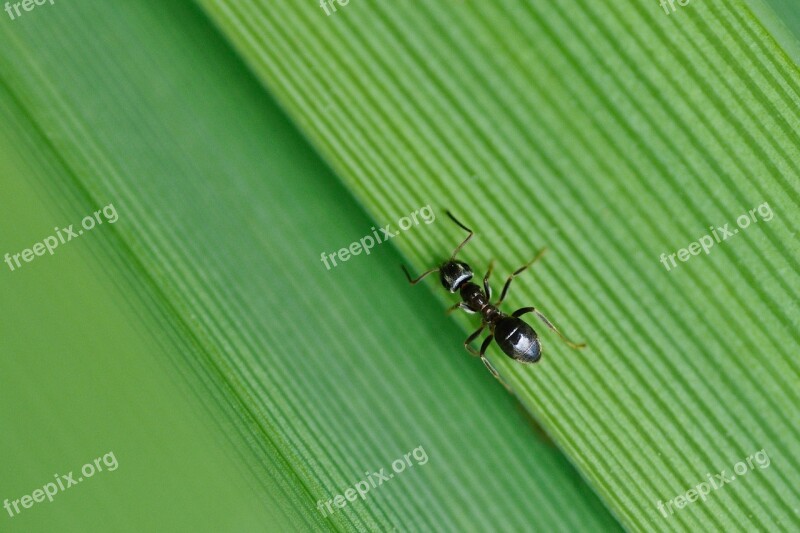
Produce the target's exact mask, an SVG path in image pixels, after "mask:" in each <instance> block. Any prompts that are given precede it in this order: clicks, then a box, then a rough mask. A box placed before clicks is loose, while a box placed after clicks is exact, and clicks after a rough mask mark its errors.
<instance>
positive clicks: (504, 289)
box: [495, 248, 547, 305]
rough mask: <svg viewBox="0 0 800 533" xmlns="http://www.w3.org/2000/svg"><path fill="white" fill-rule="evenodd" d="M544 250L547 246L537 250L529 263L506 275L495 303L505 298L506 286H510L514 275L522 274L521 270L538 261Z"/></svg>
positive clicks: (499, 302)
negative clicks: (506, 277) (501, 290)
mask: <svg viewBox="0 0 800 533" xmlns="http://www.w3.org/2000/svg"><path fill="white" fill-rule="evenodd" d="M546 251H547V248H542V249H541V250H539V253H538V254H536V257H534V258H533V259H532V260H531V261H530V262H529V263H527V264H526V265H523V266H521V267H520V268H518V269H517V270H515V271H514V272H512V274H511V275H510V276H508V279H507V280H506V284H505V285H504V286H503V292H501V293H500V299H499V300H497V303H496V304H495V305H500V304H501V303H503V300H505V298H506V294H507V293H508V288H509V287H510V286H511V282H512V281H513V280H514V278H515V277H516V276H519V275H520V274H522V273H523V272H525V270H526V269H527V268H528V267H529V266H531V265H532V264H534V263H535V262H536V261H538V260H539V259H541V257H542V256H543V255H544V253H545V252H546Z"/></svg>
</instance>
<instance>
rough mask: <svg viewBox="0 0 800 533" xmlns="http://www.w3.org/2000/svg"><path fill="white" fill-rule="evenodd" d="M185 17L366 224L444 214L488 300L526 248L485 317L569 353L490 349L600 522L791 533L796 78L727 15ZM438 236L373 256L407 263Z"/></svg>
mask: <svg viewBox="0 0 800 533" xmlns="http://www.w3.org/2000/svg"><path fill="white" fill-rule="evenodd" d="M200 3H201V4H202V5H203V6H204V7H205V9H206V10H207V11H208V13H209V14H210V15H211V16H212V17H213V18H214V19H215V20H216V21H217V23H218V25H219V27H220V28H222V30H223V31H224V32H225V33H226V34H227V36H228V38H229V39H230V40H231V42H232V43H233V44H234V46H235V47H236V48H237V49H238V50H239V51H240V53H241V54H242V55H243V56H244V57H245V58H246V59H247V61H248V62H249V64H250V65H251V68H252V69H253V70H254V72H256V73H257V75H258V76H259V78H260V79H261V80H262V82H263V83H264V84H265V86H266V87H268V88H269V90H270V91H271V92H272V93H273V94H274V95H275V96H276V97H277V99H278V100H279V101H280V102H281V103H282V105H283V106H284V107H285V108H286V109H288V111H289V114H290V115H291V117H292V118H293V119H294V120H295V122H297V123H298V124H299V125H300V127H301V128H302V129H303V131H304V132H305V134H306V135H307V136H308V137H309V139H310V140H311V142H312V143H313V144H314V145H315V146H317V147H318V148H319V150H320V152H321V153H322V154H323V156H324V158H325V159H326V160H327V161H328V162H329V164H330V165H331V166H332V167H333V168H334V169H335V170H336V172H337V174H338V175H339V176H340V177H341V179H342V180H343V182H344V183H345V184H346V185H347V186H348V188H349V189H350V190H352V191H353V192H354V193H355V194H356V196H357V197H358V198H359V200H360V202H361V203H362V204H363V205H364V206H365V207H366V209H367V210H368V211H369V212H370V213H371V214H372V216H373V217H374V219H375V220H377V221H381V222H391V221H396V220H398V219H399V217H401V216H403V215H405V214H407V213H409V212H410V211H412V210H414V209H417V208H419V207H420V206H424V205H427V204H431V205H434V206H435V207H436V208H437V212H438V213H439V214H440V215H441V213H442V209H443V208H445V207H449V208H450V209H452V210H453V211H454V212H455V213H456V214H457V215H458V216H459V217H460V218H461V219H463V220H464V221H465V222H467V223H468V225H470V226H471V227H473V228H475V229H476V230H477V231H478V237H477V238H476V239H475V240H474V242H473V243H470V245H469V246H468V247H467V248H466V249H465V250H464V254H463V258H464V259H466V260H468V261H469V262H470V263H471V264H473V265H474V266H476V267H478V269H479V270H481V271H482V270H483V268H485V266H486V265H487V263H488V262H489V260H490V259H492V258H494V259H496V260H497V262H498V266H499V271H500V272H499V274H498V278H496V279H495V282H494V283H495V288H496V289H497V288H498V286H499V283H500V280H499V278H500V276H502V275H503V274H506V273H508V272H510V271H512V270H514V269H516V268H517V267H518V266H520V265H522V264H524V263H525V262H526V261H528V260H529V259H531V258H532V257H533V256H534V254H535V253H536V251H537V250H538V249H540V248H541V247H543V246H547V247H548V248H549V249H550V253H549V254H548V255H547V256H546V258H545V259H544V260H543V261H542V263H541V264H537V265H536V267H535V269H534V271H533V272H531V273H526V274H525V275H524V276H525V277H524V278H520V279H519V280H518V281H516V282H515V285H514V287H513V289H512V294H511V296H510V298H509V301H508V302H507V304H508V308H509V309H514V308H515V307H520V306H524V305H531V304H534V305H536V306H538V307H539V308H540V309H541V310H542V311H543V312H544V313H545V314H547V315H548V316H549V317H550V318H551V319H552V320H553V322H554V323H556V324H557V325H558V326H559V327H561V328H562V329H563V331H564V332H565V333H566V334H567V335H569V336H571V337H574V338H578V339H585V340H586V341H587V342H588V343H589V347H588V348H587V349H586V350H584V351H580V352H575V351H572V350H570V349H568V348H566V347H565V346H564V345H563V344H561V343H559V341H558V340H557V339H556V338H555V337H554V336H553V335H552V334H551V333H550V332H548V331H547V329H546V328H544V327H541V328H539V332H540V335H541V336H542V338H543V344H544V346H545V355H544V358H543V360H542V362H541V363H540V364H539V365H538V366H537V367H534V368H531V367H523V366H520V365H517V364H514V363H512V362H510V361H508V360H507V359H506V358H504V357H503V356H502V355H499V354H498V351H497V350H496V349H492V350H491V351H490V353H491V355H490V358H491V360H492V361H493V362H494V364H495V366H497V367H498V368H499V369H500V372H501V374H502V375H503V376H504V378H505V379H506V380H507V381H509V382H510V383H511V385H512V387H513V389H514V390H515V392H516V394H517V395H518V397H519V398H520V399H521V400H522V401H523V402H524V404H525V405H526V406H527V407H528V408H529V409H530V410H531V412H533V413H535V415H536V416H537V417H538V418H539V419H540V420H542V421H543V423H544V425H545V427H546V429H547V430H548V431H549V432H550V433H551V434H552V435H553V436H554V438H555V440H556V441H557V443H558V445H559V446H560V447H561V448H562V449H563V450H564V451H565V452H566V453H567V455H568V456H569V457H570V459H571V460H572V461H573V462H574V463H575V464H576V465H577V466H578V468H579V470H580V471H581V472H582V474H583V475H584V476H585V477H586V478H587V479H588V480H589V481H590V483H591V484H592V486H593V487H594V488H595V490H596V491H597V492H598V493H599V494H600V496H601V497H602V499H603V500H604V501H605V502H606V504H607V505H608V506H609V507H610V509H611V510H612V511H613V512H614V513H615V514H616V515H617V516H618V517H620V519H621V520H622V522H623V524H624V526H625V527H627V528H629V529H632V530H665V531H672V530H694V531H696V530H701V529H702V530H712V529H713V530H725V531H729V530H743V531H744V530H787V529H790V528H792V527H793V526H794V527H796V526H797V524H798V520H800V517H798V514H797V513H798V512H797V509H798V508H800V498H799V497H798V496H799V493H798V488H797V480H798V479H800V463H799V462H798V457H799V456H800V454H799V453H798V452H800V444H798V443H800V439H799V438H798V436H799V435H798V420H799V419H800V412H798V406H800V394H799V393H798V390H800V389H799V388H798V385H799V384H800V379H799V378H800V365H798V362H797V358H796V354H797V352H798V334H797V325H798V322H797V316H798V314H797V301H798V294H799V293H800V268H798V267H799V264H798V260H799V258H798V255H799V254H798V245H797V239H796V235H797V227H796V226H797V214H798V200H799V199H800V195H798V189H800V183H799V182H798V175H799V173H798V160H800V158H798V155H800V154H798V151H799V148H800V146H799V145H798V134H797V128H798V125H799V123H798V104H799V103H800V95H798V87H800V77H798V72H797V68H796V65H795V64H794V63H792V62H791V61H790V60H789V58H788V57H787V56H786V55H785V54H784V51H783V50H782V49H780V48H778V45H777V44H776V41H775V40H773V39H772V38H771V37H770V34H769V32H768V30H767V29H765V27H764V26H762V24H761V22H760V21H759V20H758V19H756V18H755V17H754V16H753V15H752V13H751V12H750V11H749V9H748V7H747V5H746V4H745V3H744V2H742V1H739V0H734V1H722V0H706V1H703V2H691V3H689V4H688V5H686V6H683V7H680V6H678V5H677V4H676V7H677V10H676V11H675V12H674V13H671V14H666V13H665V12H664V10H662V9H661V7H659V6H658V4H657V3H656V2H648V3H641V2H632V1H631V2H622V3H619V2H611V3H597V2H590V1H588V0H579V1H575V2H570V3H563V2H547V3H542V2H538V3H531V2H522V1H517V0H505V1H500V2H463V3H455V2H435V3H423V2H367V1H359V0H354V1H352V2H349V3H347V4H346V5H345V6H341V5H340V6H339V7H338V9H337V11H336V12H335V13H330V14H328V15H326V14H325V12H324V11H323V9H321V8H318V7H316V6H314V5H313V3H305V2H303V3H300V2H293V3H288V2H286V3H282V2H279V3H274V2H266V1H257V0H249V1H244V2H242V1H232V0H202V1H201V2H200ZM780 41H781V42H784V43H788V42H789V41H785V40H780ZM786 46H788V44H786ZM759 206H767V207H762V208H761V211H762V212H763V213H765V214H766V213H772V218H771V219H769V220H767V216H759V220H760V221H759V222H757V223H755V222H751V223H750V224H751V225H750V227H748V228H747V229H741V230H740V231H739V232H738V233H737V234H736V235H735V236H734V237H732V238H731V239H730V240H725V241H720V242H719V243H716V242H715V243H714V247H713V248H712V249H711V250H710V251H709V253H708V254H704V253H703V254H701V255H699V256H694V255H690V253H689V252H688V251H684V252H683V254H686V256H684V255H681V256H680V257H687V256H688V258H689V260H688V261H686V262H683V261H682V260H681V261H678V262H677V263H676V264H677V266H675V267H673V268H671V270H667V269H666V268H665V267H664V266H662V264H661V262H660V257H661V254H675V253H677V252H678V251H679V250H681V249H683V248H686V247H688V246H689V244H690V243H692V242H694V241H698V239H700V238H701V237H703V236H705V235H709V234H712V233H711V228H710V227H711V226H713V227H714V228H716V227H721V226H724V225H725V224H731V227H732V228H734V227H736V221H737V217H740V216H744V217H745V218H747V217H749V216H751V215H749V213H750V210H752V209H756V210H758V208H759ZM441 218H442V217H440V220H441ZM742 224H744V222H743V223H742ZM714 231H716V230H714ZM356 235H357V233H356V230H355V229H354V236H356ZM462 236H463V233H462V232H460V231H459V230H458V229H457V228H455V227H453V225H452V224H450V223H449V222H447V221H446V220H445V221H444V222H440V223H437V224H436V225H433V226H430V227H429V228H421V229H420V230H418V231H414V232H413V234H412V233H410V232H409V233H408V234H406V235H403V236H402V237H398V238H397V239H396V241H394V242H396V244H397V246H398V247H399V248H400V249H401V250H402V251H403V253H404V254H405V255H406V256H407V257H408V258H409V259H410V261H411V263H412V264H413V265H414V268H415V269H416V270H418V271H421V270H423V269H426V268H429V267H431V266H433V265H435V264H436V263H437V262H439V261H441V260H443V259H444V258H445V257H446V255H447V253H449V250H451V249H452V247H453V246H454V245H455V243H456V242H458V240H459V239H460V238H461V237H462ZM712 236H713V234H712ZM693 249H694V250H697V248H696V247H695V248H693ZM360 263H362V264H363V263H365V261H361V262H360ZM346 268H350V265H347V267H346ZM430 287H431V289H432V290H434V291H437V293H438V294H441V290H440V288H439V287H436V283H435V282H433V281H431V282H430ZM415 289H416V290H415V291H414V292H409V296H407V298H409V301H413V300H411V299H412V298H416V297H417V293H418V292H419V290H420V289H419V287H417V288H415ZM445 301H446V303H445ZM452 301H453V299H452V298H445V297H442V298H441V299H440V302H442V303H441V306H442V307H443V306H444V305H448V304H450V303H452ZM376 312H377V310H376ZM463 324H464V329H463V331H464V332H465V333H466V332H467V331H468V328H467V325H466V324H467V321H464V322H463ZM470 324H471V325H469V328H474V327H475V325H476V324H475V321H471V322H470ZM398 327H401V326H400V325H399V323H398ZM407 327H408V331H409V334H408V335H409V338H412V336H413V335H415V334H417V332H418V328H414V327H411V326H407ZM408 342H411V341H410V340H409V341H408ZM406 346H407V344H406V343H403V347H406ZM760 450H764V452H763V453H764V454H766V455H767V456H768V457H769V458H770V459H771V463H770V466H766V467H764V468H759V467H754V468H753V469H749V467H748V473H746V474H744V475H741V476H738V477H737V479H736V480H735V482H734V483H733V484H732V485H730V486H728V485H725V486H723V487H720V488H719V489H717V490H714V491H713V493H711V494H710V495H709V496H708V497H707V499H705V500H704V501H696V502H690V503H689V504H688V505H685V506H684V505H680V507H676V506H675V505H674V502H670V506H669V507H668V511H664V512H663V513H662V512H660V511H659V509H658V507H657V502H659V501H661V502H666V501H668V500H672V499H673V498H675V497H677V496H679V495H681V494H685V493H686V492H687V491H688V490H690V489H692V488H693V487H695V486H697V485H698V484H700V483H703V482H705V481H706V480H707V477H708V475H709V474H712V475H713V474H715V473H719V472H722V471H727V472H728V473H731V472H732V471H733V468H734V466H735V465H736V464H737V463H738V462H739V461H746V460H747V458H748V457H751V463H752V461H753V459H752V457H753V454H754V453H755V452H757V451H760ZM498 475H499V474H498ZM501 479H505V478H501ZM695 497H696V495H695ZM678 503H680V500H679V502H678ZM683 503H685V501H684V502H683Z"/></svg>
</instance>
